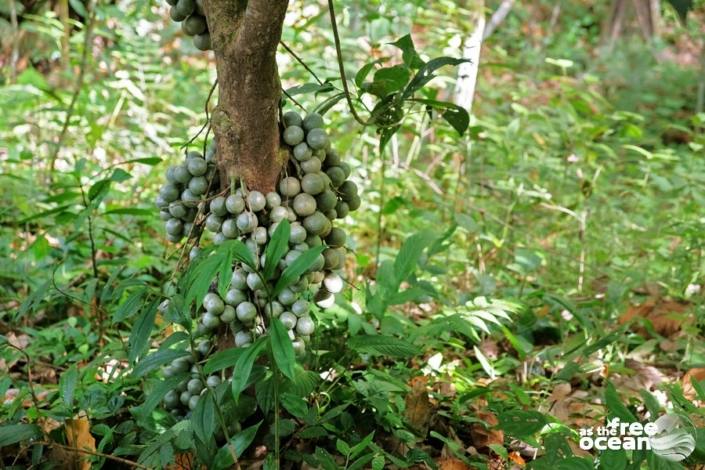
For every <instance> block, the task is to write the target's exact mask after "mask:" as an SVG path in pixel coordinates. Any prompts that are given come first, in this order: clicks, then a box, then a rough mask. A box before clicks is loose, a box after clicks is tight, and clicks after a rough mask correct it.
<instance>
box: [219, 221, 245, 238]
mask: <svg viewBox="0 0 705 470" xmlns="http://www.w3.org/2000/svg"><path fill="white" fill-rule="evenodd" d="M220 231H221V233H222V234H223V237H225V238H229V239H233V238H237V237H238V236H239V235H240V231H239V230H238V228H237V223H236V222H235V219H226V220H224V221H223V225H221V226H220Z"/></svg>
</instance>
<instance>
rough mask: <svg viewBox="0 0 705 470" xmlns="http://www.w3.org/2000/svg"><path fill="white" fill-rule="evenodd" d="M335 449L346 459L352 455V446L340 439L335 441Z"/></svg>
mask: <svg viewBox="0 0 705 470" xmlns="http://www.w3.org/2000/svg"><path fill="white" fill-rule="evenodd" d="M335 449H336V450H337V451H338V452H340V453H341V454H342V455H344V456H346V457H347V456H348V454H349V453H350V446H349V445H348V443H347V442H345V441H344V440H342V439H340V438H339V439H337V440H336V441H335Z"/></svg>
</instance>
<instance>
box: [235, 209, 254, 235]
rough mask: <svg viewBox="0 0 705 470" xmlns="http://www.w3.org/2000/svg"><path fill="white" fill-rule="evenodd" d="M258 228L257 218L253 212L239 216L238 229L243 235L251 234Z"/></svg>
mask: <svg viewBox="0 0 705 470" xmlns="http://www.w3.org/2000/svg"><path fill="white" fill-rule="evenodd" d="M255 227H257V216H256V215H255V214H253V213H252V212H243V213H242V214H240V215H238V216H237V228H238V229H239V230H240V232H242V233H250V232H251V231H253V230H254V229H255Z"/></svg>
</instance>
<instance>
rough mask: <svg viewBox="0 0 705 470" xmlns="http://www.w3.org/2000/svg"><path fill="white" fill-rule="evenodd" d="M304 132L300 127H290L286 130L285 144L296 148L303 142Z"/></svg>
mask: <svg viewBox="0 0 705 470" xmlns="http://www.w3.org/2000/svg"><path fill="white" fill-rule="evenodd" d="M303 140H304V130H303V129H301V128H300V127H299V126H290V127H287V128H286V129H284V142H286V143H287V144H288V145H291V146H295V145H298V144H300V143H301V142H303Z"/></svg>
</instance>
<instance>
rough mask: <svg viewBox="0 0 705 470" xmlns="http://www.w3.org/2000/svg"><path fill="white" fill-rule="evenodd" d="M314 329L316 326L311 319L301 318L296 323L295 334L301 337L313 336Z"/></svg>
mask: <svg viewBox="0 0 705 470" xmlns="http://www.w3.org/2000/svg"><path fill="white" fill-rule="evenodd" d="M315 329H316V324H315V323H314V322H313V319H312V318H311V317H301V318H299V319H298V321H297V322H296V332H297V333H298V334H300V335H303V336H308V335H310V334H313V331H314V330H315Z"/></svg>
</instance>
